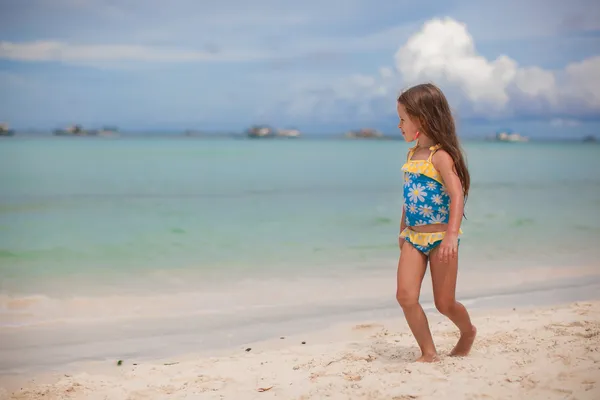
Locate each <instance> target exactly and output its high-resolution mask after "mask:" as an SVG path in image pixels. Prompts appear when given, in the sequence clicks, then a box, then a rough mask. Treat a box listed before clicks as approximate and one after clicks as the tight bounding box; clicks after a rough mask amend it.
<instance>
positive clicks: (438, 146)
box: [427, 143, 442, 162]
mask: <svg viewBox="0 0 600 400" xmlns="http://www.w3.org/2000/svg"><path fill="white" fill-rule="evenodd" d="M441 148H442V145H441V144H439V143H438V144H436V145H435V146H431V147H430V148H429V150H430V151H431V153H429V158H428V159H427V162H431V159H432V157H433V155H434V154H435V152H436V151H438V150H439V149H441Z"/></svg>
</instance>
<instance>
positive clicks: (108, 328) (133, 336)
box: [0, 267, 600, 377]
mask: <svg viewBox="0 0 600 400" xmlns="http://www.w3.org/2000/svg"><path fill="white" fill-rule="evenodd" d="M593 270H594V267H592V268H588V269H586V271H587V272H588V273H586V274H578V273H576V271H577V270H576V269H573V270H569V269H560V270H557V272H556V273H555V274H554V276H553V279H551V277H550V276H544V277H543V278H544V279H531V280H529V281H528V280H527V279H525V280H524V281H523V282H520V283H521V284H520V285H519V282H515V281H514V280H513V279H512V278H511V276H510V275H509V276H507V277H506V281H505V282H504V283H502V284H498V282H496V284H497V285H496V286H495V287H494V286H490V285H489V283H488V286H487V287H483V289H481V288H480V289H481V290H478V291H477V290H460V289H459V290H458V292H457V298H458V300H459V301H461V302H463V303H464V304H465V305H466V306H467V308H468V309H469V310H473V311H476V310H497V309H502V308H507V307H519V308H522V307H524V306H534V305H537V306H548V305H552V304H557V303H569V302H573V301H585V300H590V299H595V298H596V297H597V296H598V294H597V293H600V274H597V273H596V274H593V273H591V271H593ZM530 275H532V276H535V274H530ZM425 279H426V280H427V279H429V278H428V277H426V278H425ZM461 279H463V281H462V284H461V286H462V287H464V286H468V285H470V284H471V283H473V282H477V281H479V279H480V277H479V278H477V279H475V280H474V281H473V282H470V281H469V279H468V278H467V279H465V277H461ZM373 282H376V280H375V281H373ZM373 282H371V283H373ZM509 282H513V285H512V286H509ZM363 283H365V282H363ZM271 284H272V283H271ZM367 285H368V284H367ZM388 286H389V287H388ZM393 286H394V282H386V283H385V288H382V287H377V286H374V288H375V291H376V290H382V292H383V293H384V294H385V295H382V294H381V292H380V293H379V296H371V295H370V293H364V292H363V293H359V292H353V291H352V289H351V288H350V287H348V286H343V289H344V290H346V291H347V292H348V291H349V292H351V295H348V296H346V297H344V298H342V299H338V300H339V301H338V302H327V301H322V302H319V301H315V299H314V298H312V299H311V300H312V301H309V300H303V301H300V302H298V303H296V304H281V303H277V298H273V299H272V302H274V303H275V304H274V305H273V306H272V307H263V306H258V307H249V308H247V309H241V310H230V311H229V312H227V313H225V312H219V313H212V314H210V313H208V314H197V315H195V316H194V315H171V316H166V315H160V316H159V317H148V318H136V319H127V318H126V319H116V320H110V321H105V322H103V323H81V322H80V323H66V322H62V323H54V324H51V325H47V326H35V327H19V328H3V329H0V375H1V376H5V377H6V376H13V377H15V376H31V375H36V374H40V373H46V372H52V371H55V372H56V371H60V370H63V369H69V368H70V367H71V366H72V365H76V364H80V363H81V362H88V361H94V362H101V363H107V362H108V363H110V362H112V360H118V359H137V360H143V361H144V362H147V361H149V360H153V359H161V358H168V357H173V356H174V355H186V354H197V355H202V356H211V355H215V354H222V352H223V351H228V350H231V349H235V348H241V347H243V346H245V345H247V344H248V343H255V342H260V341H265V340H269V339H272V338H278V337H280V336H290V335H298V334H310V333H312V332H317V331H320V330H323V329H326V328H327V327H329V326H332V325H336V324H350V323H356V324H360V323H363V322H364V321H366V320H375V321H381V320H388V319H403V317H402V312H401V309H400V308H399V307H398V305H397V304H396V302H395V299H394V298H393ZM423 286H424V287H423V292H422V296H421V303H422V305H423V307H424V308H425V309H426V311H427V312H428V314H431V313H433V314H436V313H437V310H435V307H434V306H433V299H432V294H431V287H430V286H431V285H430V283H429V282H425V283H424V285H423ZM261 289H262V288H258V289H257V290H261ZM312 289H314V288H312ZM359 289H360V286H357V287H356V288H354V290H359ZM331 290H333V289H331ZM388 292H389V293H388ZM332 293H334V294H335V292H332ZM300 294H301V293H298V294H297V295H300ZM304 294H307V293H304ZM299 299H300V300H302V299H306V297H303V296H301V297H299ZM165 343H168V345H165Z"/></svg>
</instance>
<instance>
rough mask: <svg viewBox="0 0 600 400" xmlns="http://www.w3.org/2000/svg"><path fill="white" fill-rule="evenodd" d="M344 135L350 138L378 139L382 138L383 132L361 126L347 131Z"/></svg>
mask: <svg viewBox="0 0 600 400" xmlns="http://www.w3.org/2000/svg"><path fill="white" fill-rule="evenodd" d="M345 136H346V137H347V138H350V139H380V138H383V133H381V132H380V131H378V130H377V129H373V128H361V129H357V130H352V131H348V132H346V135H345Z"/></svg>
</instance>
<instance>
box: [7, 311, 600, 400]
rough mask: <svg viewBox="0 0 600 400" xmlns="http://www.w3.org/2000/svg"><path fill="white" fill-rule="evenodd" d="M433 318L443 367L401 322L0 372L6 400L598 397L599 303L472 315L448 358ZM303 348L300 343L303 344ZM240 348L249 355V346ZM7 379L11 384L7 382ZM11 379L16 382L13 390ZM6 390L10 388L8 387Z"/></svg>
mask: <svg viewBox="0 0 600 400" xmlns="http://www.w3.org/2000/svg"><path fill="white" fill-rule="evenodd" d="M428 314H429V316H430V323H431V326H432V332H433V334H434V339H435V340H436V344H437V346H438V351H440V353H441V354H442V360H441V362H439V363H434V364H419V363H414V362H413V360H414V359H415V358H416V357H417V347H416V345H415V341H414V339H413V337H412V336H411V334H410V332H409V331H408V328H407V326H406V323H405V322H404V320H403V319H402V317H401V314H400V315H399V316H398V318H395V319H394V320H382V321H364V323H362V324H353V325H344V324H341V325H339V326H335V327H332V328H330V329H327V330H324V331H320V332H313V333H308V334H303V335H297V336H293V337H291V336H290V337H282V338H276V339H272V340H269V341H265V342H259V343H254V344H251V345H248V347H247V348H238V349H230V350H228V351H227V352H225V353H223V354H222V355H219V356H215V357H206V356H197V357H195V356H192V355H187V356H185V357H180V358H171V359H168V360H160V361H159V360H156V361H153V362H136V361H135V360H123V362H122V365H120V366H119V365H117V361H116V360H115V362H111V363H108V362H107V363H96V364H88V365H87V366H86V365H81V366H80V367H78V370H77V371H76V372H71V371H69V373H62V374H53V375H45V376H43V375H40V376H38V377H36V378H35V380H30V379H28V380H21V381H19V382H18V383H17V380H16V378H14V377H13V378H11V377H10V376H8V377H6V376H5V377H4V378H3V381H2V384H4V385H5V389H4V392H3V393H2V396H1V397H2V398H8V399H111V400H113V399H114V400H117V399H131V400H133V399H167V398H168V399H273V398H280V399H323V398H331V399H396V400H400V399H423V400H425V399H528V400H534V399H579V400H584V399H589V400H597V399H599V398H600V301H590V302H575V303H568V304H564V305H559V306H552V307H549V306H547V307H536V308H534V307H530V308H522V309H521V308H516V309H513V308H508V309H504V310H499V309H498V310H495V311H490V310H487V309H478V310H476V311H475V312H473V320H474V323H475V324H476V325H477V327H478V330H479V335H478V338H477V340H476V343H475V345H474V348H473V351H472V353H471V355H470V356H469V357H466V358H452V357H448V356H447V355H446V354H447V353H448V352H449V350H450V349H451V348H452V346H453V345H454V343H455V341H456V340H457V337H458V334H457V331H456V329H455V328H454V326H452V325H451V323H449V322H448V321H447V320H445V319H444V318H443V317H441V316H440V315H439V314H437V313H435V312H429V313H428ZM302 342H304V344H303V343H302ZM247 349H250V350H248V351H247ZM11 379H12V382H9V381H10V380H11ZM15 384H16V385H17V386H19V387H14V386H15ZM11 386H12V387H11Z"/></svg>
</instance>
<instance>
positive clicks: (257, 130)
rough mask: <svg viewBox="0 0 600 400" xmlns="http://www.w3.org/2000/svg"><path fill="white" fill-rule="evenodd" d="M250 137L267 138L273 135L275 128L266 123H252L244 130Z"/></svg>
mask: <svg viewBox="0 0 600 400" xmlns="http://www.w3.org/2000/svg"><path fill="white" fill-rule="evenodd" d="M246 134H247V135H248V137H250V138H269V137H274V136H275V130H274V129H273V128H271V127H270V126H266V125H254V126H252V127H250V128H248V130H247V131H246Z"/></svg>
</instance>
